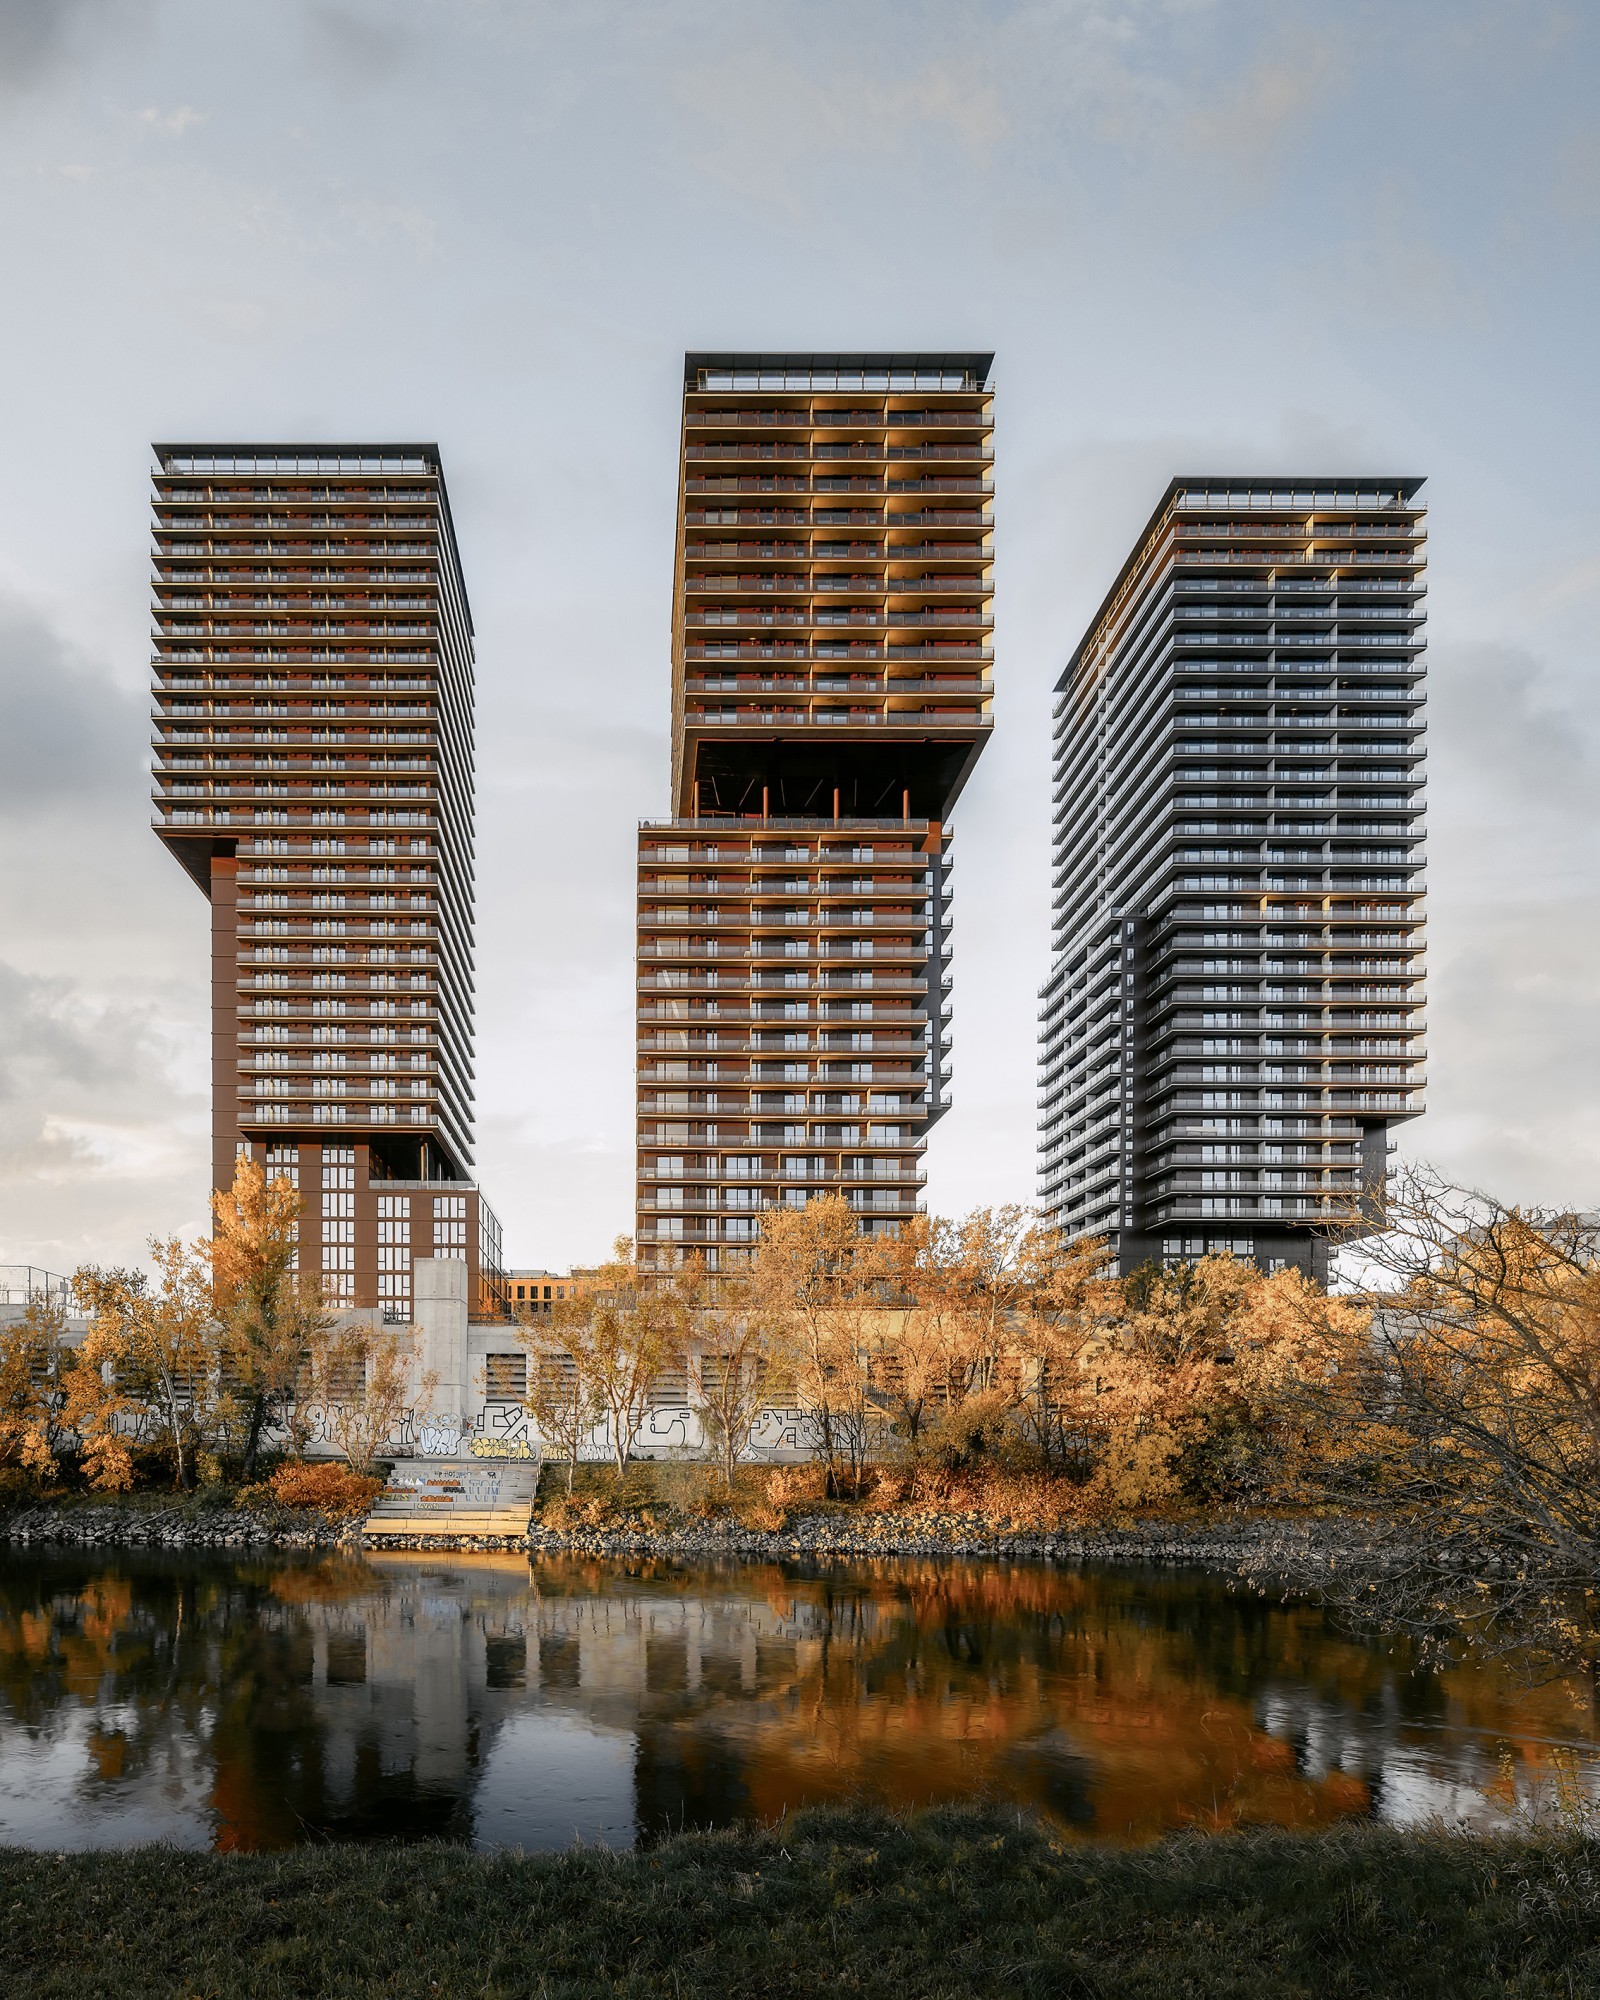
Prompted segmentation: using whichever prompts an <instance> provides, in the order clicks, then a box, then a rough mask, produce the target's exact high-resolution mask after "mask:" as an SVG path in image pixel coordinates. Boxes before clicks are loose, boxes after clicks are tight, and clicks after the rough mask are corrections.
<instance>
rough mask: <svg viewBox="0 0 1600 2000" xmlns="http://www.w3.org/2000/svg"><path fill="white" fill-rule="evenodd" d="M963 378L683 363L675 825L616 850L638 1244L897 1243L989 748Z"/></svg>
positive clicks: (965, 359) (660, 1261)
mask: <svg viewBox="0 0 1600 2000" xmlns="http://www.w3.org/2000/svg"><path fill="white" fill-rule="evenodd" d="M992 359H993V357H992V356H991V355H988V354H898V355H888V354H853V355H852V354H762V355H758V354H690V355H688V356H687V357H686V361H685V370H684V401H683V445H682V457H681V461H680V478H679V509H678V545H677V563H676V570H675V580H674V591H673V620H672V721H673V728H672V792H673V806H672V811H673V817H672V818H670V819H667V820H659V821H650V822H647V823H645V824H643V825H642V826H641V827H640V830H639V904H638V939H639V944H638V993H639V1021H638V1027H639V1035H638V1055H639V1065H638V1145H639V1153H638V1159H639V1197H638V1220H637V1235H638V1242H639V1245H640V1254H641V1257H642V1258H643V1260H644V1261H645V1262H646V1263H647V1264H653V1265H656V1266H658V1267H663V1268H665V1267H670V1266H672V1265H673V1264H675V1263H677V1262H679V1261H681V1258H682V1257H683V1255H684V1254H685V1252H687V1251H689V1250H691V1249H693V1250H697V1251H701V1252H703V1253H704V1255H705V1257H706V1259H707V1261H708V1264H709V1265H710V1266H711V1267H712V1268H716V1269H727V1268H728V1267H729V1266H730V1265H731V1264H733V1263H736V1262H737V1261H738V1260H739V1259H740V1258H741V1257H742V1256H743V1255H744V1254H745V1251H746V1247H747V1246H748V1245H749V1244H750V1243H751V1242H752V1240H753V1239H754V1237H755V1236H756V1234H757V1232H758V1228H759V1211H760V1210H761V1209H763V1208H764V1207H767V1206H768V1205H770V1204H773V1203H777V1202H784V1203H792V1204H799V1203H803V1202H805V1201H806V1200H808V1199H809V1198H810V1197H811V1196H812V1195H815V1194H820V1193H823V1192H826V1191H830V1190H834V1191H842V1192H844V1193H845V1195H846V1196H847V1197H848V1199H849V1200H850V1202H851V1203H852V1205H853V1206H854V1207H855V1208H856V1209H857V1210H858V1211H859V1212H860V1213H861V1214H862V1216H863V1219H864V1226H865V1227H866V1228H867V1229H868V1230H869V1231H871V1230H876V1231H885V1230H892V1229H894V1228H895V1227H897V1226H898V1219H899V1218H900V1217H903V1216H906V1215H910V1214H912V1213H914V1212H915V1209H916V1206H917V1201H918V1192H919V1189H920V1187H921V1184H922V1180H923V1167H922V1154H923V1150H924V1147H925V1144H926V1135H927V1131H928V1128H929V1126H930V1125H931V1124H932V1123H933V1121H934V1120H935V1119H936V1118H938V1117H939V1115H940V1114H941V1113H942V1112H943V1111H944V1109H945V1108H946V1103H947V1099H946V1095H945V1083H946V1077H947V1069H946V1062H945V1059H946V1055H947V1050H948V1041H947V1032H948V1030H947V1021H946V1013H945V1005H946V993H947V972H946V965H947V961H948V957H949V946H948V944H947V942H946V938H947V932H948V924H949V916H948V908H949V878H950V828H949V824H948V820H949V814H950V810H951V807H952V806H953V804H954V803H955V800H956V798H957V796H958V794H959V793H960V791H961V788H962V785H963V784H964V783H965V781H966V778H967V776H968V774H969V773H970V771H971V770H972V767H973V765H974V763H975V762H976V760H977V757H978V753H979V751H980V750H981V749H982V747H983V743H984V741H985V738H986V737H987V734H988V732H989V729H990V727H991V715H990V707H991V683H990V680H989V661H990V658H991V654H992V649H991V647H990V645H989V634H990V625H991V619H990V610H989V606H990V596H991V564H992V562H993V536H992V529H993V517H992V514H991V511H990V507H991V499H992V485H993V482H992V479H991V477H990V470H991V466H992V461H993V451H992V443H991V440H992V430H993V414H992V394H991V391H990V388H989V372H990V366H991V362H992Z"/></svg>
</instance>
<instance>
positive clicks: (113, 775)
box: [0, 599, 146, 820]
mask: <svg viewBox="0 0 1600 2000" xmlns="http://www.w3.org/2000/svg"><path fill="white" fill-rule="evenodd" d="M145 713H146V706H145V702H144V700H143V698H142V697H140V696H136V695H134V694H133V693H132V692H131V691H129V690H128V689H126V688H122V687H119V686H117V685H116V684H115V683H114V682H112V681H111V680H110V679H109V678H107V677H106V676H105V675H103V674H98V673H96V672H95V671H94V670H93V669H92V668H91V667H90V666H89V664H88V663H87V662H86V661H84V660H83V659H81V658H80V657H79V656H78V655H77V654H76V653H74V652H73V650H72V649H71V648H70V647H69V646H68V645H67V644H66V643H65V642H64V641H63V640H62V639H61V637H60V636H59V634H57V633H56V632H55V631H53V630H52V629H51V627H50V626H49V625H47V624H46V623H45V621H44V620H43V619H42V618H41V617H39V615H38V614H37V613H35V612H33V611H31V610H29V609H28V608H27V607H26V606H25V605H22V604H20V603H18V602H17V601H16V600H15V599H10V600H6V599H0V820H5V819H13V820H18V819H24V818H26V817H28V816H31V815H33V814H35V813H37V811H38V810H39V808H40V806H41V805H61V806H69V805H70V806H71V807H72V808H73V810H75V811H80V812H88V813H91V814H93V813H96V812H97V811H99V810H100V809H101V808H102V807H103V805H104V803H105V788H106V785H107V783H108V781H109V782H112V783H115V782H117V781H119V780H120V781H121V786H122V788H123V789H126V788H128V787H131V786H133V785H134V784H135V783H136V782H137V774H138V772H139V769H140V764H141V761H142V758H141V752H142V750H143V746H144V742H145V737H146V731H145V728H144V720H143V719H144V716H145Z"/></svg>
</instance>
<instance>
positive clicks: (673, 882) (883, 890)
mask: <svg viewBox="0 0 1600 2000" xmlns="http://www.w3.org/2000/svg"><path fill="white" fill-rule="evenodd" d="M648 853H649V850H648V849H647V850H646V854H647V855H648ZM907 860H909V857H906V859H901V858H899V857H895V858H893V859H890V858H888V857H885V860H884V861H883V862H882V863H880V864H879V868H878V870H877V871H875V872H874V873H873V874H871V875H827V874H817V875H791V874H789V873H788V872H787V870H785V872H784V873H782V874H779V873H778V872H777V870H779V869H781V868H784V863H783V862H781V861H775V862H773V863H770V864H769V867H770V870H771V872H767V873H764V872H762V870H761V867H760V863H759V862H758V861H756V862H753V863H752V872H751V873H750V874H748V875H745V874H739V875H698V874H696V875H645V874H641V875H640V877H639V886H640V888H641V889H656V890H676V891H679V892H681V893H684V894H693V895H696V896H701V895H705V896H739V897H742V898H743V899H744V900H746V901H748V900H749V898H750V897H751V896H752V895H756V896H763V895H765V896H789V895H795V896H807V895H819V896H901V897H904V896H908V895H914V894H915V893H916V892H917V891H919V890H921V891H924V892H926V891H927V890H929V889H930V888H931V887H932V886H933V876H932V874H931V873H930V872H929V871H927V870H925V869H920V868H919V869H917V870H916V872H915V873H907V872H905V871H906V865H907ZM840 865H841V866H843V867H846V868H859V867H860V866H861V863H860V862H859V861H854V860H851V859H849V858H847V857H843V856H841V861H840ZM642 866H643V857H641V867H642Z"/></svg>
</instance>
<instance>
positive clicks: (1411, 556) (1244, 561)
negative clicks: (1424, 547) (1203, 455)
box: [1170, 547, 1426, 588]
mask: <svg viewBox="0 0 1600 2000" xmlns="http://www.w3.org/2000/svg"><path fill="white" fill-rule="evenodd" d="M1170 560H1171V561H1173V562H1175V563H1178V564H1180V565H1183V566H1184V567H1187V568H1198V569H1225V568H1229V567H1232V566H1234V565H1242V566H1245V567H1248V568H1250V569H1258V570H1260V571H1262V573H1263V574H1262V587H1263V588H1269V587H1270V586H1271V583H1272V578H1273V574H1274V572H1275V571H1277V570H1280V569H1283V568H1285V567H1286V566H1287V565H1289V564H1291V563H1293V564H1295V565H1297V566H1299V567H1301V568H1305V569H1322V570H1333V569H1339V570H1341V571H1342V570H1345V569H1349V568H1352V567H1353V568H1356V569H1374V568H1377V569H1381V568H1385V567H1394V568H1404V569H1407V570H1413V571H1417V572H1419V573H1420V572H1421V571H1422V570H1423V569H1424V568H1425V567H1426V563H1425V558H1424V557H1423V556H1422V554H1421V552H1420V551H1417V552H1414V553H1413V552H1411V551H1409V550H1394V549H1385V550H1377V549H1329V548H1324V549H1273V550H1272V551H1271V552H1270V553H1267V554H1257V552H1256V551H1255V550H1253V549H1231V548H1226V547H1222V548H1215V549H1174V550H1172V551H1171V555H1170Z"/></svg>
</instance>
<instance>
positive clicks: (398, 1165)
mask: <svg viewBox="0 0 1600 2000" xmlns="http://www.w3.org/2000/svg"><path fill="white" fill-rule="evenodd" d="M155 457H156V470H155V474H154V486H155V495H154V507H155V558H154V610H153V623H154V673H153V677H154V706H155V715H154V774H153V775H154V809H155V828H156V831H157V833H158V834H159V835H160V837H161V840H162V842H163V843H164V845H165V846H166V847H167V848H168V849H169V851H170V852H171V853H172V854H173V855H174V856H175V857H176V858H177V860H178V861H180V862H181V863H182V865H183V867H184V868H185V869H186V870H187V872H188V873H189V875H190V877H191V878H192V879H193V880H194V882H195V883H196V884H197V885H198V887H199V888H200V889H201V890H202V891H203V892H204V893H205V895H206V896H207V898H208V899H209V902H210V905H211V977H212V1176H213V1180H214V1183H215V1185H216V1186H218V1187H226V1186H227V1185H228V1184H229V1183H230V1182H231V1180H232V1178H233V1171H234V1162H235V1159H236V1158H237V1156H238V1154H239V1153H240V1152H241V1151H248V1152H249V1153H251V1154H252V1155H253V1156H254V1157H255V1158H256V1159H258V1160H260V1161H262V1162H263V1164H264V1165H265V1166H266V1167H267V1168H268V1170H269V1172H270V1173H271V1174H273V1175H274V1176H276V1175H279V1174H282V1175H285V1176H287V1177H288V1178H290V1179H292V1180H293V1181H294V1182H295V1183H296V1185H297V1186H298V1187H299V1188H300V1191H301V1196H302V1202H303V1211H302V1222H301V1242H300V1262H301V1268H302V1270H304V1271H307V1272H311V1273H315V1274H316V1275H317V1276H318V1277H319V1278H320V1280H321V1281H322V1284H323V1286H324V1289H325V1291H326V1293H327V1295H328V1296H329V1298H330V1299H331V1300H333V1301H334V1302H335V1303H338V1304H349V1305H357V1306H362V1307H370V1306H378V1307H381V1308H382V1309H383V1310H384V1311H385V1312H386V1313H387V1314H388V1315H389V1316H391V1317H393V1318H396V1319H409V1318H410V1317H411V1312H412V1305H413V1297H412V1264H413V1262H414V1261H415V1260H416V1259H418V1258H430V1257H452V1256H454V1257H464V1258H465V1259H466V1260H467V1262H468V1264H469V1267H470V1271H471V1282H472V1285H473V1287H474V1296H475V1297H479V1296H480V1295H481V1296H482V1298H483V1300H484V1302H485V1303H488V1302H490V1300H491V1299H492V1297H493V1294H494V1292H495V1288H496V1287H497V1285H498V1274H499V1266H500V1255H499V1228H498V1224H497V1223H496V1222H495V1220H494V1217H493V1215H492V1213H491V1212H490V1210H489V1209H488V1207H487V1205H486V1204H485V1203H483V1201H482V1200H481V1198H480V1196H479V1193H478V1190H477V1188H476V1187H475V1186H474V1185H473V1181H472V1126H473V728H474V720H473V717H474V696H473V671H474V668H473V641H472V617H471V612H470V609H469V607H468V603H467V594H466V588H465V585H464V583H463V580H462V574H461V563H460V558H459V554H458V552H457V549H456V541H455V534H454V530H453V528H452V525H451V519H450V503H449V498H448V495H447V493H446V490H445V483H444V475H443V472H442V470H441V468H440V464H439V454H438V450H437V448H436V447H435V446H433V445H430V444H420V445H410V444H407V445H292V444H291V445H270V444H269V445H261V444H167V445H157V446H156V447H155Z"/></svg>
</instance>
